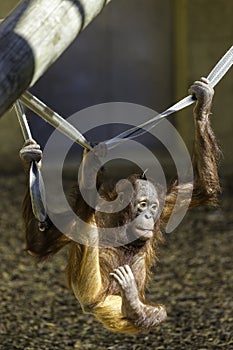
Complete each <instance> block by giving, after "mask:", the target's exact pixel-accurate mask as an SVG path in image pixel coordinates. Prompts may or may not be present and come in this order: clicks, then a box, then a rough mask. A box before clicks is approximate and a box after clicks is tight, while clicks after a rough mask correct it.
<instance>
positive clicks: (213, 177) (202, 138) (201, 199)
mask: <svg viewBox="0 0 233 350" xmlns="http://www.w3.org/2000/svg"><path fill="white" fill-rule="evenodd" d="M189 92H190V93H191V94H193V95H195V96H196V98H197V102H196V105H195V108H194V127H195V136H194V149H193V158H192V164H193V172H194V183H193V184H192V183H183V184H182V183H178V180H176V181H174V183H173V184H172V186H171V188H170V190H169V191H168V194H167V196H166V201H165V206H164V210H163V213H162V221H163V222H167V220H168V219H169V216H170V215H171V212H172V210H173V208H174V205H175V203H176V199H177V194H178V191H179V193H180V194H181V197H182V198H183V199H182V201H181V203H180V206H182V205H187V202H186V201H187V200H189V193H190V191H191V192H192V199H191V202H190V204H189V208H194V207H197V206H200V205H213V206H214V205H216V204H217V199H218V195H219V193H220V185H219V178H218V170H217V164H218V159H219V155H220V151H219V148H218V146H217V142H216V139H215V135H214V132H213V130H212V128H211V124H210V114H211V105H212V99H213V95H214V90H213V88H212V87H211V85H210V83H209V82H208V81H207V79H205V78H202V79H201V81H197V82H195V83H194V84H193V85H192V86H191V88H190V90H189Z"/></svg>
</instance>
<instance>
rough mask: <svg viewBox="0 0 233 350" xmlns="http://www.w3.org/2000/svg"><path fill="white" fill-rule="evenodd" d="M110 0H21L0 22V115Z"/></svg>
mask: <svg viewBox="0 0 233 350" xmlns="http://www.w3.org/2000/svg"><path fill="white" fill-rule="evenodd" d="M110 1H111V0H49V1H48V0H24V1H22V2H20V4H19V5H18V6H17V7H16V8H15V9H14V10H13V12H12V13H11V14H10V15H9V16H8V17H7V18H6V19H5V20H4V21H3V22H2V23H1V25H0V116H1V115H3V114H4V113H5V112H6V111H7V109H8V108H9V107H11V106H12V104H13V103H14V102H15V101H16V100H17V98H19V97H20V95H21V94H22V93H23V92H24V91H25V90H26V89H27V88H28V87H30V86H32V85H33V84H34V83H35V82H36V81H37V80H38V79H39V78H40V77H41V76H42V75H43V74H44V72H45V71H46V70H47V69H48V68H49V67H50V66H51V65H52V64H53V63H54V62H55V61H56V59H57V58H58V57H60V56H61V54H62V53H63V52H64V51H65V49H66V48H67V47H68V46H69V45H70V44H71V43H72V42H73V40H74V39H75V38H76V37H77V36H78V35H79V34H80V32H81V31H82V30H83V29H84V28H85V27H86V26H87V25H88V24H89V23H90V22H91V21H92V20H93V19H94V18H95V17H96V16H97V15H98V14H99V13H100V12H101V11H102V9H103V8H104V7H105V5H107V4H108V3H109V2H110Z"/></svg>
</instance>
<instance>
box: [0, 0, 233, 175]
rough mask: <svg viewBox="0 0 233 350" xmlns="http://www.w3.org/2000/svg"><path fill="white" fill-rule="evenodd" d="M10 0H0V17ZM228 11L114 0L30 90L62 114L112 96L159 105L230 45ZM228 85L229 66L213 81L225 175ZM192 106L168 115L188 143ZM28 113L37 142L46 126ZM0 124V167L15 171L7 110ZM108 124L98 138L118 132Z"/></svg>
mask: <svg viewBox="0 0 233 350" xmlns="http://www.w3.org/2000/svg"><path fill="white" fill-rule="evenodd" d="M17 3H18V1H13V0H8V1H0V17H1V18H3V17H5V16H7V14H8V13H9V12H10V11H11V9H12V8H13V7H14V6H15V5H16V4H17ZM232 18H233V3H232V2H229V1H228V0H214V1H209V0H195V1H187V0H146V1H141V0H126V1H125V0H118V1H114V0H113V1H112V2H111V3H110V4H109V5H108V6H107V7H106V8H105V9H104V11H103V12H102V14H101V15H100V16H98V17H97V18H96V19H95V20H94V22H92V23H91V25H89V27H87V28H86V29H85V30H84V32H83V33H82V34H81V35H80V36H79V38H78V39H77V40H76V41H75V42H74V43H73V44H72V45H71V47H69V48H68V50H67V51H66V52H65V53H64V54H63V55H62V56H61V57H60V59H59V60H58V61H57V62H56V63H55V64H54V65H53V66H52V67H51V68H50V69H49V70H48V71H47V72H46V73H45V74H44V76H43V77H42V78H41V79H40V80H39V81H38V82H37V83H36V84H35V86H34V87H33V88H32V89H31V90H32V92H33V93H34V94H35V95H36V96H38V97H39V98H40V99H41V100H42V101H44V102H45V103H46V104H48V105H49V106H50V107H51V108H52V109H54V110H55V111H57V112H58V113H60V114H61V115H62V116H64V117H68V116H70V115H72V114H73V113H75V112H77V111H79V110H81V109H83V108H86V107H89V106H93V105H96V104H100V103H105V102H115V101H120V102H131V103H135V104H140V105H143V106H147V107H149V108H152V109H154V110H156V111H157V112H162V111H163V110H165V109H166V108H168V107H170V106H171V105H172V104H173V103H175V102H177V101H178V100H179V99H181V98H182V97H184V96H186V95H187V89H188V88H189V86H190V84H191V83H192V82H193V81H194V80H197V79H199V78H200V77H201V76H206V75H208V73H209V72H210V70H211V69H212V68H213V66H214V65H215V64H216V63H217V61H218V60H219V59H220V58H221V57H222V55H223V54H224V53H225V52H226V51H227V50H228V49H229V47H230V46H231V45H232V34H233V22H232ZM232 92H233V79H232V70H231V71H229V72H228V74H227V75H226V76H225V77H224V78H223V80H222V81H221V82H220V83H219V84H218V85H217V87H216V95H215V99H214V106H213V114H214V116H213V125H214V129H215V131H216V134H217V138H218V140H219V143H220V145H221V148H222V151H223V154H224V159H223V161H222V163H221V169H220V172H221V174H223V175H226V176H227V177H228V176H229V175H231V174H232V161H233V152H232V150H231V147H232V132H233V122H232V112H231V111H232V108H233V105H232ZM191 108H192V107H189V108H187V109H186V110H184V111H182V112H180V113H178V114H177V116H172V117H170V118H169V120H172V121H173V123H174V124H175V126H176V128H177V129H178V131H179V132H180V134H181V136H182V138H183V139H184V141H185V142H186V144H187V146H188V148H189V149H191V145H192V135H193V123H192V118H191V115H192V110H191ZM28 114H29V116H30V124H31V127H32V131H33V135H34V138H35V139H36V140H37V141H38V142H39V143H40V144H41V145H42V146H44V145H45V143H46V140H47V139H48V137H49V135H50V134H51V132H52V131H53V128H52V127H50V126H49V125H47V124H46V123H45V122H44V121H43V120H41V119H40V118H39V117H37V116H32V115H30V113H28ZM0 125H1V126H0V140H1V144H0V164H1V172H7V173H8V172H12V171H17V172H18V171H19V172H20V171H21V168H20V165H19V161H18V150H19V148H20V147H21V145H22V143H23V140H22V136H21V132H20V130H19V126H18V123H17V121H16V117H15V113H14V112H9V113H7V116H5V117H4V118H1V120H0ZM111 128H114V127H110V128H109V130H105V133H106V135H103V138H108V137H109V135H113V134H114V132H115V133H117V130H112V129H111ZM174 142H176V141H175V140H174ZM80 151H81V148H80ZM6 159H7V162H6V161H5V160H6Z"/></svg>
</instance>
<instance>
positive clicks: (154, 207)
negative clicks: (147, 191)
mask: <svg viewBox="0 0 233 350" xmlns="http://www.w3.org/2000/svg"><path fill="white" fill-rule="evenodd" d="M157 208H158V204H156V203H154V204H152V206H151V209H152V210H154V211H155V210H157Z"/></svg>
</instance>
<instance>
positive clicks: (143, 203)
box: [137, 201, 147, 210]
mask: <svg viewBox="0 0 233 350" xmlns="http://www.w3.org/2000/svg"><path fill="white" fill-rule="evenodd" d="M137 207H138V209H139V210H145V209H146V208H147V202H146V201H143V202H139V203H138V205H137Z"/></svg>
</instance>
